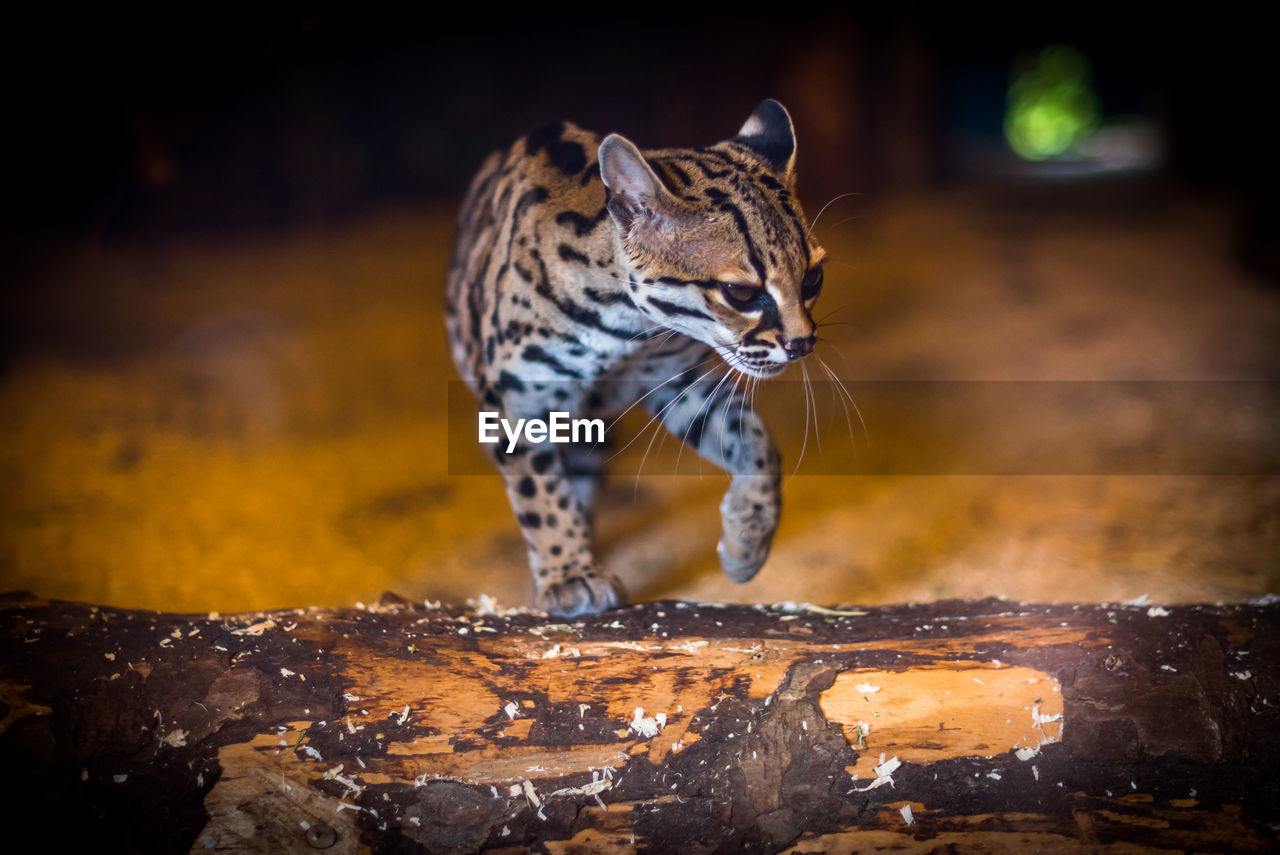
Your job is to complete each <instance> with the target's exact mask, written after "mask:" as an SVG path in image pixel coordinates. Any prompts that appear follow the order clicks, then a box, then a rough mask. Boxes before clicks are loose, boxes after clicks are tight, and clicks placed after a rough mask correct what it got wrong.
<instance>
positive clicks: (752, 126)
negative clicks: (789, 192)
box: [733, 98, 796, 181]
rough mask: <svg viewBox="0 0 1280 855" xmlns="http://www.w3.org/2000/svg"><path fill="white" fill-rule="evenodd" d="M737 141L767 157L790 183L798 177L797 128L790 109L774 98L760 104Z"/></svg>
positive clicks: (736, 138)
mask: <svg viewBox="0 0 1280 855" xmlns="http://www.w3.org/2000/svg"><path fill="white" fill-rule="evenodd" d="M733 141H734V142H736V143H742V144H743V145H745V146H746V147H747V148H749V149H751V150H752V151H754V152H755V153H756V154H758V155H760V156H761V157H763V158H764V159H765V161H767V162H768V163H769V165H770V166H772V167H773V168H774V170H775V171H777V173H778V174H779V175H781V176H782V177H783V178H785V179H786V180H787V181H790V180H791V179H792V178H794V177H795V169H796V129H795V127H794V126H793V125H792V124H791V114H790V113H788V112H787V108H786V107H784V106H782V105H781V104H779V103H778V102H777V101H775V100H773V99H772V98H769V99H767V100H765V101H761V102H760V106H759V107H756V110H755V112H754V113H752V114H751V116H750V117H749V118H748V119H747V121H746V122H744V123H743V125H742V128H741V129H739V131H738V135H737V136H736V137H734V138H733Z"/></svg>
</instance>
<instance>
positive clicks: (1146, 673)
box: [0, 597, 1280, 853]
mask: <svg viewBox="0 0 1280 855" xmlns="http://www.w3.org/2000/svg"><path fill="white" fill-rule="evenodd" d="M1278 624H1280V606H1277V605H1274V604H1270V603H1268V604H1252V605H1237V606H1220V607H1199V606H1196V607H1176V608H1175V607H1169V608H1167V609H1163V608H1159V607H1148V606H1095V605H1088V606H1039V605H1027V604H1013V603H1006V602H1001V601H995V600H984V601H979V602H956V601H951V602H940V603H932V604H927V605H911V606H901V607H892V608H876V609H863V610H856V611H831V610H826V609H818V608H813V607H800V608H798V609H796V610H792V611H790V612H788V611H784V610H781V609H770V608H762V607H748V606H716V605H705V604H686V603H674V602H661V603H649V604H644V605H639V606H635V607H632V608H628V609H624V610H620V611H617V612H612V613H609V614H605V615H601V616H598V617H594V618H589V619H586V620H579V621H573V622H568V623H549V622H547V619H546V618H545V617H543V616H541V615H534V614H516V613H511V614H502V615H497V614H493V613H492V611H491V610H490V612H489V613H487V614H483V613H479V612H477V611H467V610H462V609H456V608H445V609H441V608H423V607H422V606H414V605H410V604H408V603H405V602H403V601H399V600H397V599H395V598H388V601H386V602H384V604H382V605H380V606H378V607H376V608H372V609H368V610H338V611H324V610H318V609H312V610H305V611H304V610H298V611H287V612H271V613H257V614H243V615H227V616H219V615H216V614H211V615H196V616H193V615H171V614H156V613H144V612H132V611H124V610H118V609H106V608H98V607H93V606H85V605H78V604H69V603H47V602H40V601H35V600H32V599H31V598H22V597H11V598H10V599H9V601H8V602H6V603H4V604H3V608H0V650H2V651H3V655H2V658H0V663H3V664H2V665H0V764H2V767H3V769H4V775H3V779H4V781H5V789H6V793H5V795H4V804H5V805H6V806H7V807H8V808H9V809H10V812H11V815H13V816H15V817H22V818H25V819H27V820H28V822H27V823H26V827H27V828H31V827H33V826H32V825H31V824H30V822H29V820H30V819H34V818H37V817H39V818H43V819H48V820H53V823H49V824H47V825H45V826H44V827H45V828H46V832H45V833H46V834H48V835H49V841H50V843H51V844H53V843H55V842H56V843H58V844H59V846H58V848H63V849H65V848H68V847H76V846H79V847H86V848H87V847H89V846H92V847H93V848H94V849H95V850H96V851H117V850H120V851H138V852H152V851H154V852H173V851H186V850H192V851H197V852H202V851H219V852H246V853H247V852H273V853H274V852H315V851H317V850H321V851H327V852H333V853H339V852H363V851H372V852H388V851H395V852H401V851H404V852H414V851H423V852H472V851H512V852H515V851H525V850H527V849H531V848H532V849H536V850H538V851H550V852H606V851H618V850H623V851H625V850H627V849H642V850H645V851H653V852H682V853H698V852H715V851H734V852H740V851H758V852H776V851H794V852H817V851H846V852H847V851H855V850H856V851H877V850H879V849H884V850H893V851H896V852H931V851H935V850H937V849H940V848H944V847H952V848H954V850H956V851H977V850H981V851H1001V850H1009V851H1019V852H1022V851H1027V850H1028V849H1033V848H1036V847H1039V848H1041V849H1044V850H1052V851H1068V852H1070V851H1081V852H1085V851H1087V852H1097V851H1109V850H1111V849H1115V850H1121V849H1123V851H1126V852H1131V851H1163V850H1176V851H1183V850H1189V849H1191V850H1196V851H1266V850H1270V849H1272V848H1273V847H1274V845H1275V842H1276V841H1275V831H1274V828H1275V826H1276V824H1277V823H1280V808H1278V807H1277V805H1278V804H1280V784H1278V783H1277V782H1278V781H1280V775H1278V774H1277V772H1278V771H1280V766H1278V764H1277V754H1278V751H1277V748H1276V747H1275V744H1274V741H1275V735H1276V734H1277V733H1280V726H1278V725H1280V692H1278V688H1280V687H1278V683H1277V677H1278V676H1280V665H1278V664H1277V663H1280V656H1278V655H1277V654H1278V653H1280V650H1277V646H1278V644H1277V638H1278V637H1280V636H1278V635H1277V631H1276V630H1277V626H1278ZM882 755H883V758H882Z"/></svg>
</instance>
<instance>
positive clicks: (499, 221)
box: [454, 122, 604, 265]
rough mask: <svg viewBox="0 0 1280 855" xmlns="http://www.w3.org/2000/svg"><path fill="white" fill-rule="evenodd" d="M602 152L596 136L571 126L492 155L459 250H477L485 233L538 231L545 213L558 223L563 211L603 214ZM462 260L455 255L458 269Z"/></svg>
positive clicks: (544, 129) (464, 216) (468, 209)
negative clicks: (524, 228)
mask: <svg viewBox="0 0 1280 855" xmlns="http://www.w3.org/2000/svg"><path fill="white" fill-rule="evenodd" d="M599 148H600V137H599V136H598V135H597V134H594V133H592V132H591V131H587V130H583V129H582V128H580V127H578V126H577V125H574V124H573V123H571V122H549V123H547V124H545V125H542V126H541V127H539V128H536V129H535V130H533V131H530V132H529V133H528V134H525V135H524V136H522V137H520V138H519V139H517V140H515V142H513V143H511V145H509V146H507V147H506V148H505V149H500V150H498V151H495V152H493V153H492V154H490V155H489V157H488V158H486V159H485V161H484V163H483V165H481V167H480V169H479V171H478V172H477V173H476V175H475V177H474V178H473V179H472V180H471V185H470V187H469V188H468V190H467V195H466V199H465V201H464V202H463V206H462V210H461V212H460V214H459V218H458V234H457V240H456V245H455V249H466V248H468V247H473V246H474V245H475V244H476V243H477V242H483V237H484V235H485V232H486V231H494V230H498V229H503V227H504V226H505V227H507V228H506V229H503V230H509V229H519V228H520V227H521V226H532V227H533V229H534V230H537V228H538V225H539V220H541V219H548V217H546V212H547V211H546V209H551V216H550V218H549V219H551V220H552V221H553V222H554V219H555V217H556V216H558V215H559V214H560V213H562V212H564V211H578V210H581V209H583V208H591V207H592V206H594V210H596V211H603V209H604V185H603V184H602V183H601V181H600V164H599V162H598V161H597V159H596V157H597V151H598V150H599ZM530 214H532V215H533V216H532V217H531V218H530V219H529V220H528V221H526V216H528V215H530ZM540 214H541V215H542V216H538V215H540ZM561 219H562V220H565V219H567V218H565V217H562V218H561ZM459 260H460V259H458V258H457V257H456V255H455V259H454V261H455V265H456V263H457V262H458V261H459Z"/></svg>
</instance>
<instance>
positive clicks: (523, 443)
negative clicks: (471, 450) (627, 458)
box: [494, 437, 626, 617]
mask: <svg viewBox="0 0 1280 855" xmlns="http://www.w3.org/2000/svg"><path fill="white" fill-rule="evenodd" d="M495 449H496V450H495V453H494V457H495V458H496V459H497V461H498V467H499V469H500V470H501V471H502V477H503V480H504V481H505V482H506V487H507V497H508V498H509V499H510V501H511V508H512V510H513V511H515V515H516V521H517V522H518V523H519V524H520V529H521V531H522V532H523V534H524V539H525V544H526V546H527V547H528V552H529V569H530V570H531V571H532V573H533V584H534V588H535V590H536V594H535V597H534V603H535V605H536V606H537V607H538V608H540V609H542V610H543V611H545V612H547V613H549V614H553V615H556V616H558V617H577V616H579V615H584V614H595V613H597V612H603V611H606V610H608V609H613V608H617V607H618V606H621V605H622V604H623V603H624V602H625V601H626V594H625V593H624V591H623V589H622V585H621V584H620V583H619V582H618V581H617V580H616V579H614V578H613V577H612V576H610V575H609V574H607V573H605V572H604V571H603V570H599V569H597V568H596V566H595V562H594V561H593V559H592V555H591V523H590V517H589V514H588V512H587V509H586V508H585V507H584V506H583V503H582V500H581V499H580V498H579V496H578V493H577V491H576V490H575V489H574V483H573V481H572V479H571V478H570V472H569V469H568V466H567V465H566V461H565V458H564V455H563V454H562V453H561V451H560V449H559V448H558V447H557V446H554V445H535V444H532V443H530V442H528V441H527V440H526V439H524V438H523V437H522V438H520V439H519V440H518V441H517V443H516V447H515V448H514V449H512V451H511V452H510V453H508V452H507V448H506V445H505V443H504V444H502V445H498V446H495Z"/></svg>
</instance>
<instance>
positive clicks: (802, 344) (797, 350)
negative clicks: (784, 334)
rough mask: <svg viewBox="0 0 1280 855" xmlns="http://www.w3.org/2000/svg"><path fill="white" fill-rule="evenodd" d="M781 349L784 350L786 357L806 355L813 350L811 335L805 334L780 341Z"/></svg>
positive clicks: (794, 357) (792, 357) (797, 357)
mask: <svg viewBox="0 0 1280 855" xmlns="http://www.w3.org/2000/svg"><path fill="white" fill-rule="evenodd" d="M782 349H783V350H784V351H786V354H787V359H799V358H800V357H802V356H808V355H809V354H810V353H812V352H813V336H811V335H807V336H805V337H804V338H793V339H791V340H789V341H784V342H783V343H782Z"/></svg>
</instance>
